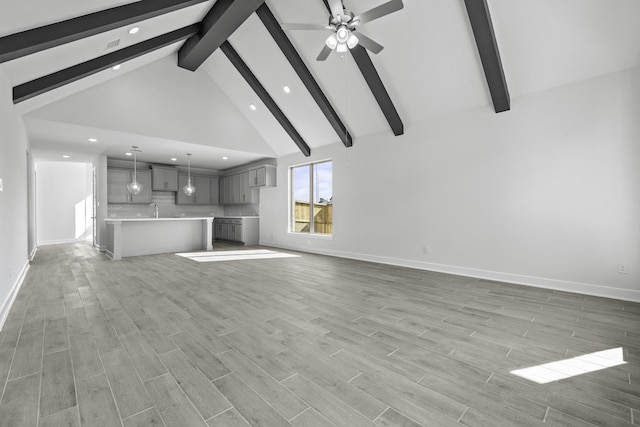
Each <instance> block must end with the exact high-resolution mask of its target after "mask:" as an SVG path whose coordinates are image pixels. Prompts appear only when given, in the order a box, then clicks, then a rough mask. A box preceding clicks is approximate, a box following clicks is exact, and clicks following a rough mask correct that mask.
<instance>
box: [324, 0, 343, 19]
mask: <svg viewBox="0 0 640 427" xmlns="http://www.w3.org/2000/svg"><path fill="white" fill-rule="evenodd" d="M327 3H329V9H331V16H341V15H344V7H343V6H342V0H329V1H328V2H327Z"/></svg>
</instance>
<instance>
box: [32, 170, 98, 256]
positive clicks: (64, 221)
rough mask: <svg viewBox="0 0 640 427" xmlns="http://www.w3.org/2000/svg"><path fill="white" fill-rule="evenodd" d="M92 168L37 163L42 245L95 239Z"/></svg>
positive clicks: (40, 239)
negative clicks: (92, 217) (92, 221)
mask: <svg viewBox="0 0 640 427" xmlns="http://www.w3.org/2000/svg"><path fill="white" fill-rule="evenodd" d="M91 168H92V165H91V164H89V163H74V162H37V163H36V206H37V208H36V224H37V238H38V245H46V244H56V243H65V242H74V241H80V240H87V239H92V233H93V228H92V223H91V216H92V213H93V205H92V203H93V190H92V185H93V181H92V171H91Z"/></svg>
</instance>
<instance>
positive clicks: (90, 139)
mask: <svg viewBox="0 0 640 427" xmlns="http://www.w3.org/2000/svg"><path fill="white" fill-rule="evenodd" d="M89 142H98V140H97V139H96V138H89Z"/></svg>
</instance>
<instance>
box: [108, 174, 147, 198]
mask: <svg viewBox="0 0 640 427" xmlns="http://www.w3.org/2000/svg"><path fill="white" fill-rule="evenodd" d="M132 179H133V170H129V169H112V168H109V169H107V203H112V204H128V203H140V204H151V171H150V170H138V171H137V180H138V182H139V183H140V184H142V191H141V192H140V194H136V195H133V194H131V193H129V191H128V190H127V184H128V183H130V182H131V180H132Z"/></svg>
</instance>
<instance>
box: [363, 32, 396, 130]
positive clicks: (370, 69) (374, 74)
mask: <svg viewBox="0 0 640 427" xmlns="http://www.w3.org/2000/svg"><path fill="white" fill-rule="evenodd" d="M351 55H352V56H353V59H354V60H355V61H356V65H357V66H358V68H359V69H360V72H361V73H362V77H364V79H365V81H366V82H367V85H369V89H371V93H372V94H373V97H374V98H375V99H376V101H377V102H378V105H379V106H380V109H381V110H382V114H384V117H385V118H386V119H387V122H388V123H389V126H390V127H391V130H392V131H393V134H394V135H395V136H399V135H402V134H403V133H404V125H403V124H402V119H401V118H400V115H399V114H398V111H397V110H396V107H395V106H394V105H393V101H391V97H390V96H389V92H387V89H386V88H385V87H384V83H382V79H381V78H380V75H379V74H378V71H377V70H376V67H375V66H374V65H373V62H371V58H370V57H369V54H368V53H367V50H366V49H365V48H363V47H362V46H360V45H358V46H356V47H354V48H353V49H351Z"/></svg>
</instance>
